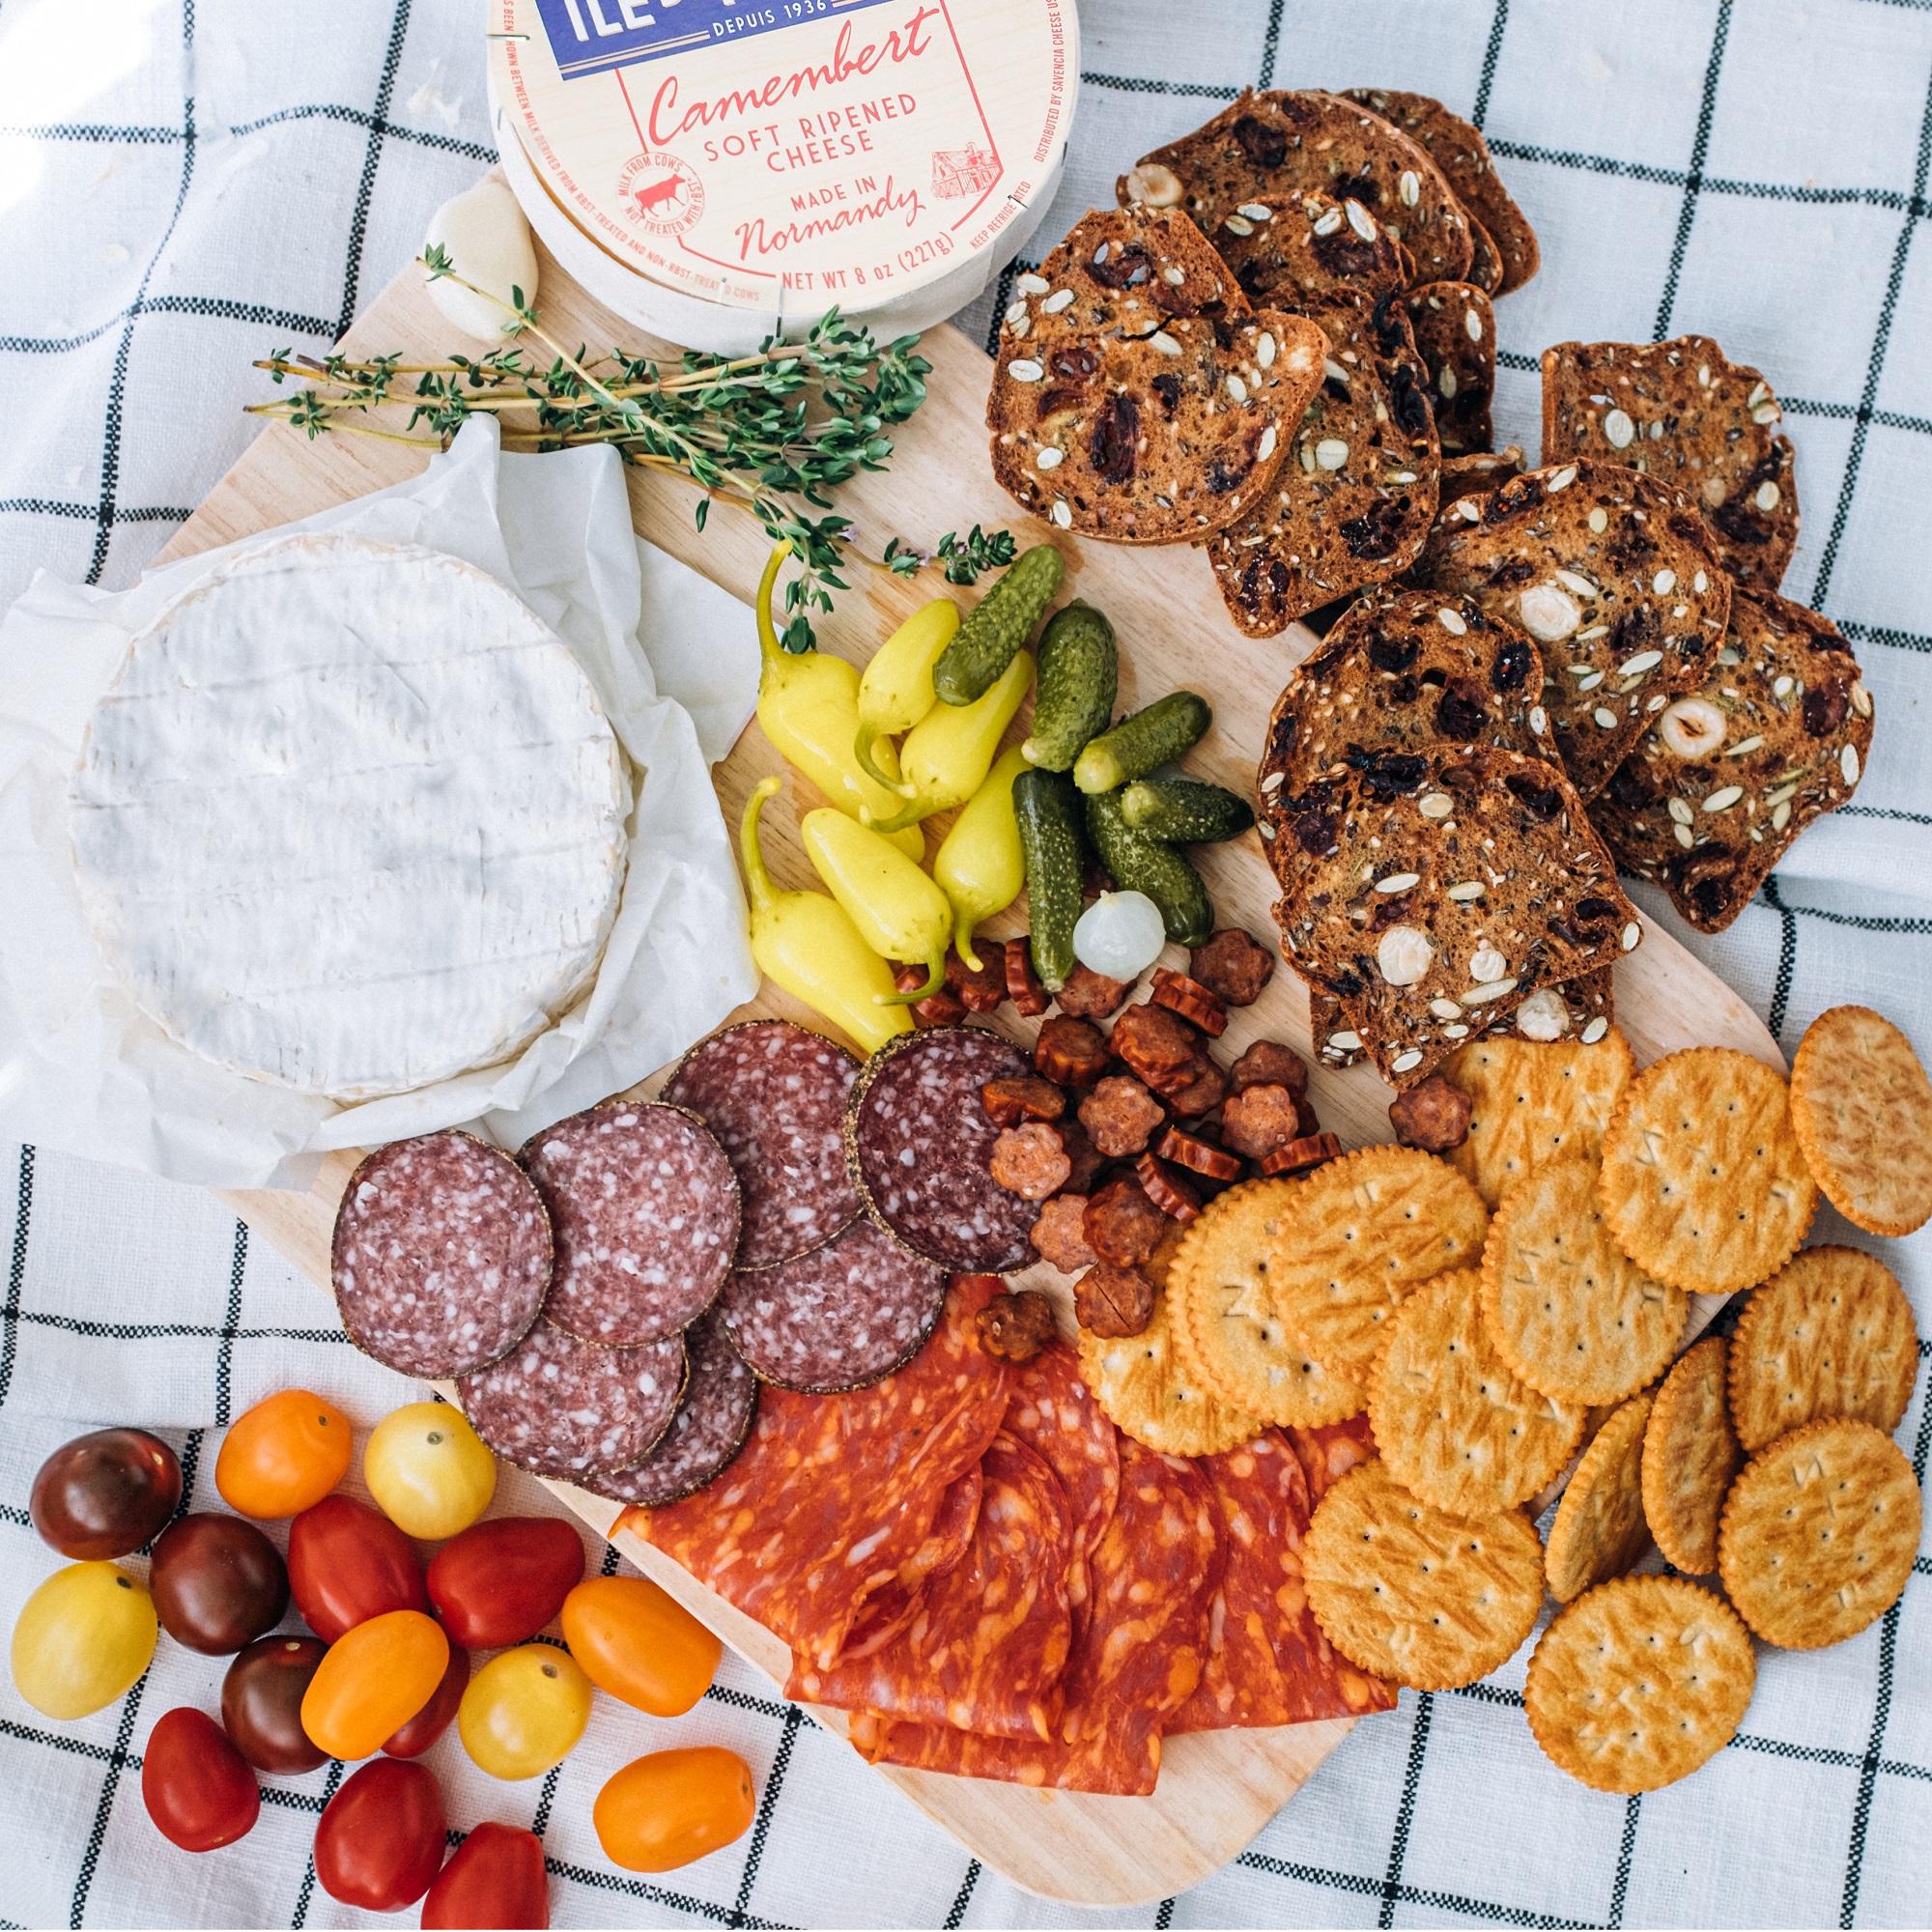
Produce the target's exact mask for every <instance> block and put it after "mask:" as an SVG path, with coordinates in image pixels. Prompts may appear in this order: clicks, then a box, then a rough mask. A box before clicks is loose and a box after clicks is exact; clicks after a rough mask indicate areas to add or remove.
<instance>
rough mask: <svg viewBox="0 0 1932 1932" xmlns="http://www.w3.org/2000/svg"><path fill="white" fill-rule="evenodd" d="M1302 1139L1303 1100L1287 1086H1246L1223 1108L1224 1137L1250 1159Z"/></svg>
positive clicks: (1228, 1143)
mask: <svg viewBox="0 0 1932 1932" xmlns="http://www.w3.org/2000/svg"><path fill="white" fill-rule="evenodd" d="M1301 1138H1302V1133H1301V1103H1300V1102H1299V1101H1298V1100H1297V1099H1296V1098H1295V1097H1294V1095H1293V1094H1291V1093H1290V1092H1289V1091H1288V1089H1287V1088H1286V1087H1273V1086H1264V1087H1243V1088H1241V1089H1240V1090H1239V1091H1238V1092H1237V1093H1234V1094H1229V1095H1228V1099H1227V1102H1226V1104H1225V1105H1224V1106H1223V1107H1222V1109H1221V1139H1222V1140H1223V1141H1224V1142H1225V1143H1226V1144H1227V1145H1228V1146H1229V1147H1231V1148H1233V1149H1234V1150H1235V1151H1236V1153H1244V1154H1246V1155H1247V1156H1248V1158H1249V1159H1250V1160H1263V1159H1264V1158H1265V1157H1266V1156H1267V1155H1269V1154H1271V1153H1272V1152H1274V1151H1275V1149H1276V1148H1285V1147H1286V1146H1287V1145H1288V1144H1289V1142H1290V1141H1293V1140H1299V1139H1301Z"/></svg>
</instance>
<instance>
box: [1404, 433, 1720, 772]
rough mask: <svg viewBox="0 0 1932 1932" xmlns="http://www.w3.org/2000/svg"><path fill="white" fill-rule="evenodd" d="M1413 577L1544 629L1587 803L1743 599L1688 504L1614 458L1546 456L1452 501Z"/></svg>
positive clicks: (1552, 684)
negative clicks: (1487, 491)
mask: <svg viewBox="0 0 1932 1932" xmlns="http://www.w3.org/2000/svg"><path fill="white" fill-rule="evenodd" d="M1414 576H1415V581H1416V582H1419V583H1428V584H1434V585H1435V586H1436V587H1437V588H1438V589H1443V590H1460V591H1463V592H1464V593H1465V594H1466V595H1468V596H1471V597H1473V598H1475V599H1476V600H1477V602H1478V603H1480V604H1481V605H1482V606H1483V607H1484V609H1485V610H1490V611H1497V612H1498V613H1499V614H1500V615H1502V616H1505V617H1508V618H1509V619H1510V620H1511V621H1512V622H1514V623H1517V624H1520V625H1521V626H1522V628H1523V629H1524V630H1525V631H1527V632H1528V633H1529V635H1530V636H1531V637H1532V638H1534V639H1536V643H1537V648H1538V649H1539V650H1541V651H1542V653H1543V675H1544V685H1543V704H1544V709H1545V710H1546V711H1547V712H1548V714H1549V722H1550V725H1551V726H1552V727H1553V729H1554V732H1555V739H1556V745H1557V749H1558V750H1559V752H1560V753H1562V757H1563V763H1564V767H1565V769H1566V770H1567V771H1568V772H1569V774H1570V777H1571V780H1572V781H1573V782H1574V783H1575V784H1576V786H1577V790H1578V791H1579V792H1580V793H1581V794H1582V795H1583V797H1584V799H1585V800H1586V801H1588V800H1590V799H1593V798H1595V797H1596V795H1597V794H1598V793H1599V792H1600V791H1601V790H1602V789H1603V788H1604V786H1605V784H1606V783H1607V782H1608V781H1609V778H1610V775H1611V773H1612V772H1614V771H1615V770H1616V769H1617V767H1618V766H1619V765H1621V764H1622V763H1623V761H1624V760H1625V758H1627V757H1628V756H1629V755H1630V753H1631V751H1632V750H1633V749H1634V746H1635V745H1636V742H1637V740H1638V739H1639V738H1641V737H1642V736H1643V734H1644V732H1645V731H1646V730H1648V729H1649V727H1650V725H1652V724H1654V723H1655V722H1656V719H1657V715H1658V713H1659V712H1661V711H1662V709H1663V707H1664V706H1665V705H1666V704H1668V703H1669V702H1670V700H1671V699H1672V698H1673V697H1676V696H1679V695H1680V694H1681V693H1683V692H1686V691H1690V690H1693V689H1695V688H1696V687H1697V686H1698V685H1700V684H1702V683H1703V682H1704V680H1705V678H1706V677H1707V676H1708V675H1709V674H1710V670H1711V667H1712V666H1713V664H1714V663H1715V662H1716V660H1717V656H1718V651H1719V646H1720V645H1721V644H1722V643H1723V640H1724V624H1725V619H1726V617H1727V615H1728V614H1729V611H1730V602H1731V589H1730V581H1729V579H1728V578H1726V577H1725V576H1724V574H1723V572H1722V570H1721V569H1720V568H1719V564H1718V557H1717V552H1716V549H1715V548H1714V546H1713V544H1712V541H1711V537H1710V533H1709V532H1708V531H1707V530H1706V529H1705V527H1704V526H1703V525H1702V523H1700V522H1699V521H1698V518H1697V515H1696V512H1695V510H1694V508H1693V506H1692V505H1691V503H1690V500H1689V499H1688V498H1687V497H1685V496H1683V495H1682V494H1681V493H1680V492H1678V491H1676V490H1673V489H1671V488H1670V487H1669V486H1667V485H1666V484H1663V483H1662V482H1660V481H1658V479H1656V478H1655V477H1651V476H1645V475H1643V474H1641V473H1640V472H1638V471H1636V470H1634V469H1624V468H1622V467H1620V466H1618V465H1614V464H1608V463H1583V462H1577V463H1565V464H1560V465H1556V466H1553V467H1552V466H1546V467H1545V468H1544V469H1531V470H1527V471H1525V472H1524V474H1522V475H1520V476H1518V477H1515V478H1513V479H1512V480H1511V481H1509V482H1507V483H1505V484H1503V485H1502V486H1501V487H1500V488H1499V489H1497V490H1495V491H1494V492H1492V494H1491V495H1490V496H1489V497H1463V498H1462V499H1461V500H1460V501H1458V502H1454V503H1451V504H1450V505H1449V507H1448V508H1447V509H1446V510H1444V511H1443V512H1442V514H1441V516H1440V517H1439V518H1438V519H1437V520H1436V524H1435V528H1434V530H1432V531H1431V533H1430V537H1429V542H1428V544H1427V546H1426V547H1425V548H1424V550H1423V552H1422V554H1421V557H1420V558H1419V559H1418V561H1417V563H1416V566H1415V573H1414Z"/></svg>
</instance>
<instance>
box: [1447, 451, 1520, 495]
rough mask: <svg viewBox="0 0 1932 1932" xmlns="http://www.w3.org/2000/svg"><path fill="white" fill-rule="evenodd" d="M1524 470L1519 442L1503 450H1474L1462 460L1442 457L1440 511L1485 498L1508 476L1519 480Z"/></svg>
mask: <svg viewBox="0 0 1932 1932" xmlns="http://www.w3.org/2000/svg"><path fill="white" fill-rule="evenodd" d="M1525 468H1526V465H1525V463H1524V459H1523V454H1522V444H1521V443H1520V442H1513V443H1511V444H1510V445H1509V447H1508V448H1506V449H1475V450H1470V451H1469V452H1468V453H1467V454H1466V455H1463V456H1445V457H1444V458H1443V459H1442V487H1441V491H1440V497H1441V505H1440V507H1441V508H1442V509H1444V510H1446V509H1447V508H1448V507H1449V505H1450V504H1451V503H1459V502H1461V501H1462V500H1463V497H1487V496H1488V495H1489V494H1490V492H1491V491H1492V490H1494V489H1498V488H1500V487H1501V486H1502V485H1503V484H1505V483H1507V482H1508V481H1509V480H1510V478H1511V477H1512V476H1520V475H1521V474H1522V472H1523V470H1524V469H1525Z"/></svg>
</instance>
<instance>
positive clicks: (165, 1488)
mask: <svg viewBox="0 0 1932 1932" xmlns="http://www.w3.org/2000/svg"><path fill="white" fill-rule="evenodd" d="M181 1494H182V1472H181V1464H180V1463H178V1462H177V1461H176V1460H175V1452H174V1451H173V1450H172V1449H170V1448H169V1447H168V1445H167V1444H166V1443H165V1442H163V1441H162V1440H161V1439H160V1437H159V1436H158V1435H149V1434H148V1432H147V1431H146V1430H145V1429H97V1430H96V1431H95V1432H94V1434H93V1435H76V1436H75V1437H74V1438H73V1440H72V1441H71V1442H69V1443H65V1444H63V1445H62V1447H60V1448H58V1449H56V1450H55V1451H54V1453H53V1454H52V1455H51V1456H49V1457H48V1458H47V1460H46V1461H45V1462H44V1463H42V1464H41V1472H40V1474H39V1475H38V1476H36V1477H35V1478H34V1492H33V1494H32V1496H31V1497H30V1498H29V1499H28V1503H27V1509H28V1513H29V1514H30V1515H31V1516H32V1517H33V1519H34V1527H35V1528H36V1529H38V1530H39V1531H40V1532H41V1535H42V1536H43V1538H44V1539H45V1540H46V1541H47V1542H48V1543H51V1544H52V1545H53V1547H54V1548H56V1549H58V1550H59V1551H60V1553H61V1554H62V1555H63V1556H67V1557H71V1558H72V1560H73V1561H74V1562H76V1563H94V1562H99V1560H101V1559H102V1558H109V1559H111V1558H113V1557H116V1556H126V1555H128V1553H129V1552H130V1551H131V1550H135V1549H139V1548H140V1547H141V1546H142V1545H143V1544H144V1543H146V1542H148V1541H149V1540H150V1539H151V1538H153V1537H156V1536H158V1535H159V1534H160V1532H161V1531H162V1530H163V1529H165V1528H166V1527H167V1521H168V1519H169V1517H171V1516H173V1515H174V1513H175V1511H176V1510H177V1509H179V1508H180V1507H181Z"/></svg>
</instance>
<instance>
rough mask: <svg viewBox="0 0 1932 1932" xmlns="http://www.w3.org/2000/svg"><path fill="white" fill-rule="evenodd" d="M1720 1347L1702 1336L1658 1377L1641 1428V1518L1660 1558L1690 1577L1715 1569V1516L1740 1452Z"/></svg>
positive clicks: (1710, 1337)
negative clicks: (1654, 1391) (1648, 1414)
mask: <svg viewBox="0 0 1932 1932" xmlns="http://www.w3.org/2000/svg"><path fill="white" fill-rule="evenodd" d="M1724 1359H1725V1345H1724V1338H1723V1337H1722V1336H1721V1335H1707V1336H1706V1337H1705V1338H1704V1340H1703V1341H1701V1342H1699V1343H1698V1344H1697V1345H1696V1346H1695V1347H1694V1348H1690V1349H1687V1350H1685V1351H1684V1353H1683V1354H1682V1355H1681V1356H1679V1357H1678V1359H1677V1362H1676V1365H1675V1366H1674V1367H1673V1368H1672V1369H1671V1371H1670V1373H1669V1374H1668V1375H1667V1376H1665V1377H1664V1378H1663V1381H1662V1385H1661V1386H1660V1387H1659V1389H1658V1391H1657V1399H1656V1401H1655V1402H1654V1403H1652V1405H1651V1409H1650V1420H1649V1421H1648V1422H1647V1423H1646V1424H1645V1425H1644V1431H1643V1517H1644V1520H1645V1521H1646V1522H1647V1523H1649V1525H1650V1533H1651V1535H1652V1536H1653V1537H1654V1538H1655V1539H1656V1541H1657V1547H1658V1548H1660V1549H1661V1550H1662V1551H1663V1556H1664V1561H1665V1562H1667V1563H1669V1564H1671V1565H1672V1566H1673V1567H1674V1568H1676V1569H1679V1570H1682V1571H1685V1572H1687V1573H1688V1574H1689V1575H1690V1576H1692V1577H1707V1576H1709V1575H1710V1573H1711V1572H1712V1571H1713V1570H1715V1569H1716V1568H1717V1567H1718V1519H1719V1517H1720V1516H1722V1515H1723V1511H1724V1496H1725V1493H1726V1492H1728V1491H1729V1489H1730V1487H1731V1478H1732V1477H1733V1476H1735V1475H1736V1474H1737V1473H1738V1470H1739V1469H1740V1468H1741V1467H1742V1466H1743V1463H1744V1460H1745V1455H1744V1451H1743V1449H1741V1448H1740V1447H1739V1445H1738V1437H1737V1432H1736V1431H1735V1430H1733V1429H1732V1427H1731V1417H1730V1410H1729V1407H1728V1406H1727V1401H1726V1396H1725V1378H1724Z"/></svg>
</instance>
